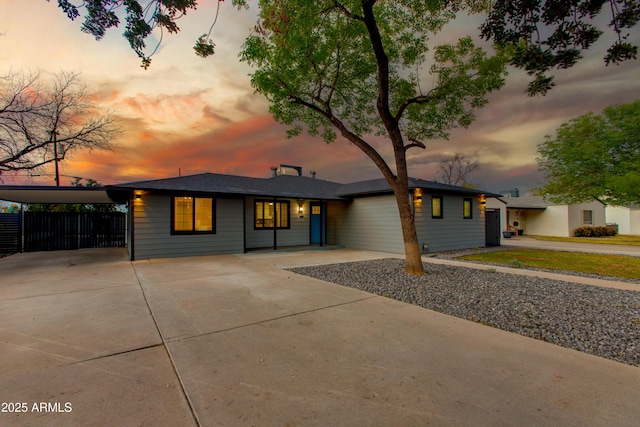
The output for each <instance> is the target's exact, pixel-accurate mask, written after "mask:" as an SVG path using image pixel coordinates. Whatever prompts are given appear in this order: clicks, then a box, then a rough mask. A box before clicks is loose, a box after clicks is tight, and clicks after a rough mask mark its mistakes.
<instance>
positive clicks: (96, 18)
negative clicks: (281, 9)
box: [47, 0, 247, 68]
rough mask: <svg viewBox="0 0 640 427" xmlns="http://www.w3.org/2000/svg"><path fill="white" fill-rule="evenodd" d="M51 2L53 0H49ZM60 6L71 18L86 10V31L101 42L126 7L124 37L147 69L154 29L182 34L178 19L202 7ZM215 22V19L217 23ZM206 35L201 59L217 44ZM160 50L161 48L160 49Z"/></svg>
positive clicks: (192, 3) (123, 0)
mask: <svg viewBox="0 0 640 427" xmlns="http://www.w3.org/2000/svg"><path fill="white" fill-rule="evenodd" d="M47 1H50V0H47ZM231 2H232V3H233V4H234V5H235V6H238V7H246V6H247V1H246V0H232V1H231ZM58 6H59V7H60V8H61V9H62V11H63V12H64V13H65V14H66V15H67V16H68V17H69V18H70V19H71V20H75V19H76V18H78V17H80V15H81V10H82V9H83V8H84V12H85V15H84V22H83V23H82V27H81V29H82V31H83V32H85V33H87V34H91V35H92V36H94V37H95V38H96V40H100V39H101V38H102V37H104V35H105V34H106V32H107V30H108V29H110V28H113V27H118V26H119V25H120V19H121V18H120V17H119V16H118V11H119V9H121V8H122V7H124V13H125V16H124V20H125V22H126V24H125V29H124V32H123V34H122V35H123V36H124V37H125V38H126V39H127V41H128V42H129V45H130V46H131V49H133V51H134V52H135V53H136V54H137V55H138V56H139V57H140V59H141V60H142V66H143V67H144V68H147V67H149V65H150V64H151V56H152V55H153V53H154V52H155V49H154V50H153V52H152V53H150V54H149V53H147V52H146V48H147V43H146V38H147V37H149V35H151V32H152V31H153V30H154V29H156V28H157V29H159V30H160V31H167V32H168V33H177V32H179V31H180V27H178V24H177V22H176V21H177V20H178V19H180V18H181V17H182V16H183V15H186V14H187V12H189V11H190V10H195V9H196V8H197V6H198V1H197V0H91V1H83V2H82V4H81V5H80V6H76V5H75V4H73V3H72V2H71V1H69V0H58ZM214 22H215V20H214ZM212 27H213V26H212ZM210 34H211V29H209V33H208V34H207V33H205V34H203V35H202V36H200V37H199V38H198V40H196V43H195V46H194V50H195V52H196V54H197V55H199V56H203V57H206V56H209V55H212V54H213V53H214V47H215V44H214V43H213V40H211V39H210V38H209V36H210ZM156 49H157V47H156Z"/></svg>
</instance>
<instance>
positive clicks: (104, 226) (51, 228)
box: [0, 185, 126, 252]
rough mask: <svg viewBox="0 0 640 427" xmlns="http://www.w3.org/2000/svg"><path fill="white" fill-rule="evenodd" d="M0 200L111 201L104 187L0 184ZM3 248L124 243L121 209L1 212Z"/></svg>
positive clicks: (59, 202)
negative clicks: (107, 210)
mask: <svg viewBox="0 0 640 427" xmlns="http://www.w3.org/2000/svg"><path fill="white" fill-rule="evenodd" d="M0 200H5V201H8V202H14V203H20V204H21V205H24V204H36V203H54V204H103V203H105V204H106V203H113V201H112V200H111V198H109V196H108V194H107V191H106V190H105V188H104V187H75V186H64V187H52V186H28V185H15V186H14V185H3V186H0ZM0 239H2V245H1V246H2V247H1V248H0V250H1V251H3V252H12V251H15V252H33V251H42V250H64V249H82V248H99V247H124V246H126V214H125V213H123V212H28V211H24V209H22V208H21V209H20V212H19V213H12V214H9V213H7V214H0Z"/></svg>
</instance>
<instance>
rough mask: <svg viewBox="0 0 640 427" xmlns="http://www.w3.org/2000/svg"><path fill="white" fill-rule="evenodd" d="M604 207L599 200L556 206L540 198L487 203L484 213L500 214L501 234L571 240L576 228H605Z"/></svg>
mask: <svg viewBox="0 0 640 427" xmlns="http://www.w3.org/2000/svg"><path fill="white" fill-rule="evenodd" d="M604 208H605V205H604V203H602V202H601V201H599V200H595V199H594V200H593V201H592V202H587V203H579V204H556V203H551V202H549V201H547V200H545V199H544V197H542V196H524V197H509V196H507V197H502V198H500V199H489V201H488V203H487V209H499V210H501V211H502V216H503V218H505V221H503V223H504V224H506V227H504V230H503V231H511V232H514V233H518V234H521V235H522V234H529V235H534V236H559V237H570V236H573V232H574V230H575V229H576V228H578V227H582V226H585V225H588V226H599V225H605V209H604Z"/></svg>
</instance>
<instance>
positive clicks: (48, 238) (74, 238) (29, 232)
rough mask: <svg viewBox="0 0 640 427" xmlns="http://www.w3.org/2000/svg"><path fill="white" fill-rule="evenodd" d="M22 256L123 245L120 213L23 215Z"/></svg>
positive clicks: (124, 235) (124, 242)
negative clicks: (23, 253) (39, 252)
mask: <svg viewBox="0 0 640 427" xmlns="http://www.w3.org/2000/svg"><path fill="white" fill-rule="evenodd" d="M23 230H24V235H23V248H22V250H23V251H24V252H35V251H56V250H65V249H84V248H112V247H124V246H125V245H126V214H124V213H123V212H106V213H105V212H25V213H24V226H23Z"/></svg>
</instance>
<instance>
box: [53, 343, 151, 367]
mask: <svg viewBox="0 0 640 427" xmlns="http://www.w3.org/2000/svg"><path fill="white" fill-rule="evenodd" d="M157 347H162V343H158V344H150V345H145V346H142V347H137V348H132V349H130V350H123V351H118V352H115V353H110V354H103V355H101V356H96V357H91V358H89V359H83V360H77V361H75V362H71V363H66V364H64V365H62V366H69V365H77V364H79V363H85V362H93V361H94V360H101V359H106V358H108V357H113V356H120V355H122V354H129V353H135V352H136V351H141V350H147V349H150V348H157Z"/></svg>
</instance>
